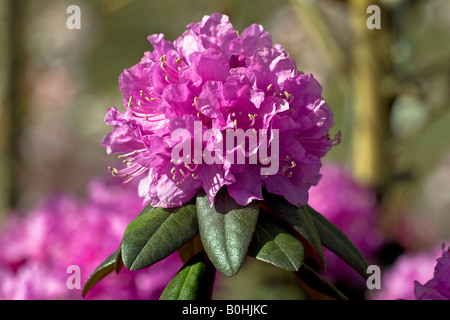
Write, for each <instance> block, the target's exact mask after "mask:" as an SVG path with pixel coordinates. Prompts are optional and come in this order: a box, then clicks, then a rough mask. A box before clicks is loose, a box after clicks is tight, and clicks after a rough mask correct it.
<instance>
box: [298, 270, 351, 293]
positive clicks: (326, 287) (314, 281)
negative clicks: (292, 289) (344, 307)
mask: <svg viewBox="0 0 450 320" xmlns="http://www.w3.org/2000/svg"><path fill="white" fill-rule="evenodd" d="M295 274H296V276H297V277H298V278H299V280H300V282H301V284H302V287H303V288H304V289H305V291H307V293H308V294H309V295H310V296H313V298H314V296H315V297H317V298H319V299H326V298H332V299H338V300H348V298H347V297H346V296H345V295H344V294H343V293H342V292H340V291H339V289H337V288H336V287H335V286H334V285H333V284H331V283H330V282H328V281H327V280H325V279H324V278H322V276H320V275H319V274H318V273H317V272H315V271H314V270H313V269H311V268H310V267H308V266H307V265H306V264H303V265H302V267H301V268H300V270H298V271H297V272H296V273H295ZM305 286H306V287H305ZM310 289H313V290H310Z"/></svg>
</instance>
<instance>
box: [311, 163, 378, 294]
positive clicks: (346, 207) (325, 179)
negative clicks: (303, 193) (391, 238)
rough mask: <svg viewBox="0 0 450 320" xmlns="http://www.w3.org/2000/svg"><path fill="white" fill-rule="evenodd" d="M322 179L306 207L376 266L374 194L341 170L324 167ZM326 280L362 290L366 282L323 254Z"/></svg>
mask: <svg viewBox="0 0 450 320" xmlns="http://www.w3.org/2000/svg"><path fill="white" fill-rule="evenodd" d="M321 173H322V178H321V179H320V182H319V183H318V184H317V186H314V187H312V188H311V189H310V191H309V194H310V200H309V205H310V206H311V207H312V208H314V209H315V210H317V211H319V212H320V213H321V214H323V215H324V216H325V217H326V218H327V219H328V220H330V221H331V222H332V223H333V224H335V225H336V226H337V227H338V228H339V229H340V230H341V231H342V232H344V233H345V234H346V235H347V236H348V238H349V239H350V240H351V241H352V242H353V243H354V244H355V246H356V247H357V248H358V249H359V250H360V251H361V253H362V254H363V255H364V257H365V258H366V260H367V261H368V263H369V264H375V263H376V253H377V251H378V249H380V248H381V246H382V242H383V235H382V233H381V231H380V230H379V229H377V227H376V220H377V210H378V207H377V204H376V198H375V192H374V191H373V190H372V189H371V188H369V187H366V186H363V185H361V184H359V183H357V182H356V181H355V180H354V179H353V178H352V176H351V174H350V173H349V172H347V171H346V170H345V169H344V168H343V167H340V166H339V165H337V164H333V163H326V164H325V165H324V167H323V168H322V170H321ZM325 255H326V261H327V277H328V278H329V279H331V280H333V281H337V280H338V279H339V280H344V281H346V282H348V284H349V285H353V286H361V284H362V285H363V286H364V287H365V285H366V284H365V281H364V280H363V279H362V278H361V277H360V276H359V275H358V274H357V273H356V272H355V271H354V270H352V268H350V267H349V266H348V265H346V264H345V263H344V262H343V261H342V260H341V259H340V258H339V257H337V256H336V255H335V254H333V253H331V252H330V251H329V250H325Z"/></svg>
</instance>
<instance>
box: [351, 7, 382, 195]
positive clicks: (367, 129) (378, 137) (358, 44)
mask: <svg viewBox="0 0 450 320" xmlns="http://www.w3.org/2000/svg"><path fill="white" fill-rule="evenodd" d="M372 4H377V2H376V1H373V0H350V1H349V9H350V12H351V18H352V21H351V22H352V30H353V37H354V42H353V48H352V55H353V65H352V67H353V68H352V75H351V76H352V82H353V86H352V91H353V92H352V94H353V106H354V107H353V114H354V115H353V116H354V120H353V127H352V129H353V132H352V139H353V141H352V144H353V146H352V150H353V154H352V168H353V173H354V177H355V179H357V180H358V181H360V182H362V183H365V184H367V185H369V186H371V187H375V188H376V189H380V188H381V187H382V185H383V183H384V182H385V179H386V175H387V170H388V163H387V160H386V150H385V148H386V138H387V134H388V110H387V107H386V102H385V101H384V98H383V97H382V92H381V82H382V79H383V76H384V75H385V71H386V57H388V55H387V54H386V52H385V50H389V44H388V43H386V41H387V38H384V37H383V32H388V29H389V26H388V25H387V23H384V22H385V21H386V20H385V19H382V23H381V29H369V28H368V27H367V19H368V18H369V17H370V16H371V14H370V13H369V14H368V13H367V12H366V11H367V8H368V7H369V6H370V5H372ZM380 7H381V6H380ZM384 14H387V11H386V10H383V9H382V10H381V16H383V15H384Z"/></svg>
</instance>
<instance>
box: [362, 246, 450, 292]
mask: <svg viewBox="0 0 450 320" xmlns="http://www.w3.org/2000/svg"><path fill="white" fill-rule="evenodd" d="M441 250H442V249H441V247H440V246H435V247H433V248H431V249H428V250H422V251H417V252H413V251H406V252H405V253H403V254H402V255H401V256H399V257H398V258H397V259H396V260H395V262H394V264H393V265H392V266H390V267H389V268H386V270H382V275H381V289H380V290H373V291H372V292H370V293H369V298H370V299H373V300H396V299H404V300H415V299H416V298H415V296H414V282H415V281H417V282H421V283H424V282H425V281H427V280H428V279H430V278H432V277H433V267H434V265H435V264H436V257H438V256H439V254H440V252H441Z"/></svg>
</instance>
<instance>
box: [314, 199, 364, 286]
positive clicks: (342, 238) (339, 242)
mask: <svg viewBox="0 0 450 320" xmlns="http://www.w3.org/2000/svg"><path fill="white" fill-rule="evenodd" d="M305 207H306V208H307V210H308V211H309V212H310V214H311V217H312V220H313V221H314V225H315V226H316V229H317V232H318V234H319V237H320V240H321V242H322V244H323V245H324V246H325V247H327V248H328V249H330V250H331V251H332V252H334V253H335V254H336V255H338V256H339V257H340V258H341V259H342V260H344V261H345V262H346V263H347V264H348V265H349V266H351V267H352V268H353V269H355V270H356V271H357V272H358V273H359V274H361V275H362V276H363V277H364V278H367V273H366V271H367V267H368V264H367V262H366V259H365V258H364V256H363V255H362V253H361V252H360V251H359V249H358V248H357V247H356V246H355V245H354V244H353V242H351V241H350V239H349V238H348V237H347V236H346V235H345V234H344V233H343V232H342V231H341V230H339V229H338V227H336V226H335V225H334V224H333V223H331V222H330V221H329V220H328V219H326V218H325V217H324V216H323V215H321V214H320V213H318V212H317V211H316V210H314V209H313V208H311V207H310V206H308V205H306V206H305Z"/></svg>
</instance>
